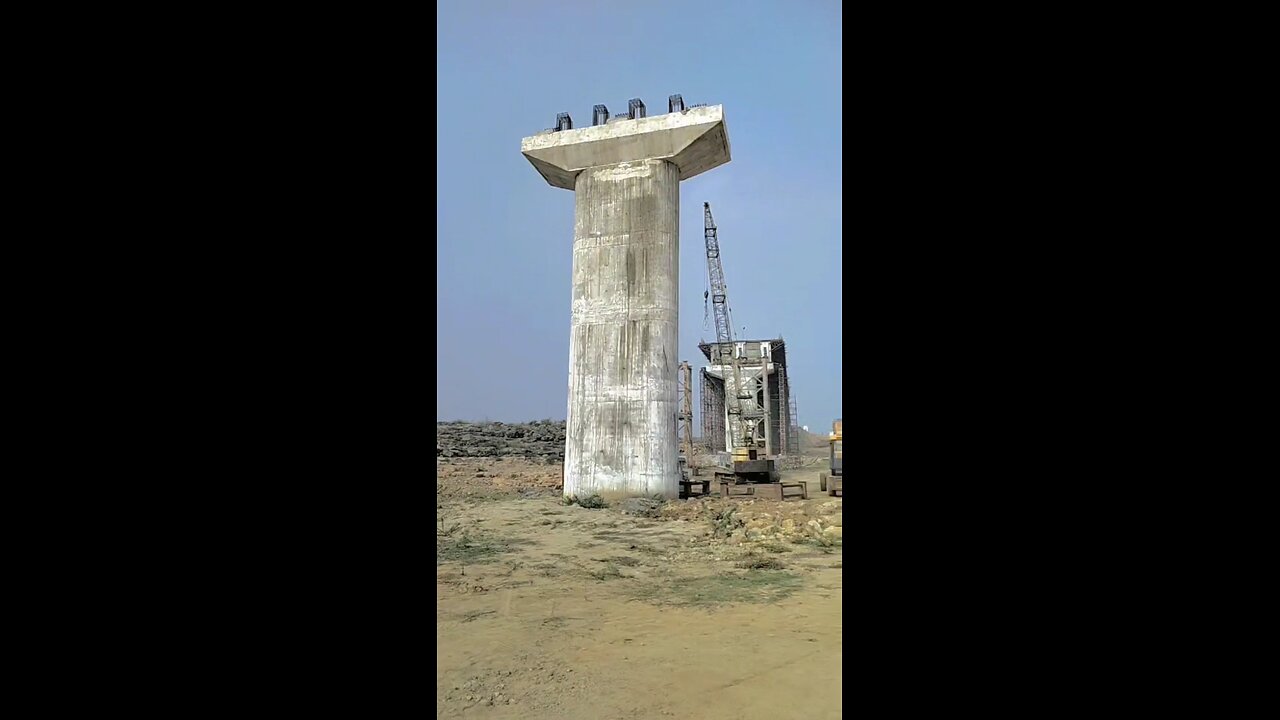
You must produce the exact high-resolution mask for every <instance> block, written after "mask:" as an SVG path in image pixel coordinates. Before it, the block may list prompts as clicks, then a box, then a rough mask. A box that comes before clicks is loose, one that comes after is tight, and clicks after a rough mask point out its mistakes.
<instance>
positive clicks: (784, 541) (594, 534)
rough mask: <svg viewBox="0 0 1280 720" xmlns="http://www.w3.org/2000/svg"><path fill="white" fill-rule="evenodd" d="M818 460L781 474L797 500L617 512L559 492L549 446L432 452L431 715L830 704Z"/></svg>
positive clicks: (829, 593)
mask: <svg viewBox="0 0 1280 720" xmlns="http://www.w3.org/2000/svg"><path fill="white" fill-rule="evenodd" d="M812 452H813V454H815V455H817V454H819V453H821V450H815V451H812ZM815 462H816V461H815ZM819 470H821V466H820V465H819V464H815V465H813V466H811V467H807V468H802V469H799V470H793V471H788V472H787V473H786V476H787V479H793V478H794V479H804V480H806V481H808V482H809V483H810V499H808V500H803V501H796V500H788V501H786V502H785V503H778V502H772V501H761V500H722V499H719V498H716V499H702V500H690V501H676V502H669V503H666V504H661V505H659V504H657V503H652V504H650V505H649V506H647V507H640V508H630V509H633V510H635V511H636V512H640V513H642V514H624V513H623V512H622V511H621V510H622V509H621V508H619V507H610V508H604V509H587V508H583V507H579V506H576V505H572V506H566V505H564V504H563V501H562V500H561V498H560V491H559V490H558V489H557V488H558V486H559V483H560V472H561V470H560V465H559V463H555V464H547V461H546V460H544V459H534V460H525V459H518V458H503V459H497V458H438V459H437V481H436V485H437V511H436V513H437V523H436V524H437V538H436V540H437V546H436V663H437V665H436V667H437V674H436V716H437V717H439V718H455V717H456V718H565V719H567V720H587V719H591V720H597V719H599V720H609V719H612V718H618V719H623V718H626V719H628V720H630V719H637V718H697V719H699V720H719V719H724V720H729V719H733V720H752V719H754V718H761V719H763V718H769V719H770V720H779V719H786V718H808V719H812V720H819V719H823V718H839V717H840V716H841V708H842V701H841V685H840V666H841V655H842V647H843V636H842V618H841V611H840V603H841V596H842V593H843V581H842V558H843V555H842V547H843V539H842V533H843V522H842V511H843V502H844V501H843V498H830V497H828V496H827V495H826V494H825V493H821V492H819V490H818V472H819Z"/></svg>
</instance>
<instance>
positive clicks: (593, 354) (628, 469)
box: [565, 160, 680, 498]
mask: <svg viewBox="0 0 1280 720" xmlns="http://www.w3.org/2000/svg"><path fill="white" fill-rule="evenodd" d="M576 194H577V197H576V199H575V202H574V206H575V213H574V214H575V222H574V238H573V306H572V307H573V312H572V316H571V320H570V324H569V403H568V427H567V428H566V431H565V436H566V446H565V491H566V492H567V493H569V494H576V495H578V496H580V497H583V496H587V495H591V494H593V493H599V494H600V495H601V496H603V497H606V498H609V497H611V496H613V497H626V496H641V495H653V494H662V495H667V494H671V493H675V492H678V491H679V487H680V486H679V479H680V466H679V461H678V457H679V451H678V448H677V446H676V437H675V432H674V430H675V427H676V415H677V413H678V412H679V408H678V406H677V404H676V401H677V398H676V366H677V364H678V363H677V358H678V357H679V348H678V342H677V341H678V338H679V335H678V332H679V327H680V323H679V308H680V298H679V287H680V267H679V259H680V171H679V168H677V167H676V166H675V165H673V164H671V163H669V162H667V161H666V160H640V161H636V162H626V163H619V164H617V165H606V166H603V167H593V168H588V169H586V170H584V171H583V172H582V173H581V174H579V175H578V181H577V189H576Z"/></svg>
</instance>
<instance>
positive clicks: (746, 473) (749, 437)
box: [702, 202, 806, 500]
mask: <svg viewBox="0 0 1280 720" xmlns="http://www.w3.org/2000/svg"><path fill="white" fill-rule="evenodd" d="M702 208H703V237H704V239H705V241H706V248H707V278H708V281H709V285H710V288H709V290H708V291H707V292H706V293H704V296H705V295H709V296H710V298H711V306H712V308H713V309H714V314H715V325H716V344H715V349H714V350H713V351H712V353H711V361H712V363H713V364H718V365H720V367H722V368H725V367H727V368H728V369H729V371H728V372H725V373H724V375H725V378H724V381H725V393H724V395H725V410H726V414H727V415H728V421H729V423H728V425H729V428H728V429H729V432H728V436H729V441H730V442H729V448H728V450H729V457H728V459H727V462H726V463H723V464H722V466H721V467H718V468H717V469H716V471H715V478H716V480H717V482H718V483H719V484H720V487H721V494H723V495H726V496H736V495H749V496H761V497H763V496H773V497H776V499H779V500H781V499H782V498H783V497H784V495H785V493H786V490H787V489H790V488H792V487H796V486H798V487H799V491H800V493H799V494H800V495H802V496H804V495H805V494H806V491H805V489H804V484H803V483H785V484H784V483H780V482H779V474H778V466H777V460H776V459H775V458H770V457H767V455H766V453H765V447H766V442H765V440H764V432H765V426H764V417H765V414H764V409H763V408H762V407H760V405H759V404H758V403H757V402H756V393H755V391H754V388H753V387H748V384H747V383H745V382H744V380H743V377H742V375H743V373H742V369H741V367H740V359H739V358H740V355H739V351H740V349H739V348H738V347H737V343H735V342H734V340H733V323H732V321H731V319H730V313H729V289H728V286H727V285H726V284H725V281H724V267H723V266H722V265H721V262H720V238H719V231H718V229H717V228H716V223H715V219H714V218H712V216H711V203H709V202H704V203H703V204H702ZM765 382H768V375H767V374H766V375H765ZM740 485H747V486H748V487H742V488H735V487H734V486H740Z"/></svg>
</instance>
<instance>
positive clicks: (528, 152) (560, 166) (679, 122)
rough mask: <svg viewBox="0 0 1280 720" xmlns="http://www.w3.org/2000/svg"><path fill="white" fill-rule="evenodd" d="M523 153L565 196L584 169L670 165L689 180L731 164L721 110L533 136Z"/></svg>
mask: <svg viewBox="0 0 1280 720" xmlns="http://www.w3.org/2000/svg"><path fill="white" fill-rule="evenodd" d="M520 150H521V152H523V153H524V156H525V157H526V158H528V159H529V162H530V163H532V164H533V166H534V167H535V168H537V169H538V172H540V173H542V177H544V178H546V180H547V182H548V183H550V184H551V185H553V186H555V187H558V188H564V189H565V190H573V189H574V178H575V177H576V176H577V174H578V173H580V172H582V171H583V170H585V169H586V168H589V167H596V166H600V165H613V164H615V163H620V162H631V161H635V160H659V159H661V160H669V161H671V163H673V164H674V165H675V166H676V167H678V168H680V179H681V180H688V179H689V178H691V177H693V176H695V175H698V174H701V173H704V172H706V171H708V170H710V169H712V168H715V167H718V166H720V165H723V164H725V163H727V162H729V130H728V128H727V126H726V125H725V121H724V108H723V106H720V105H714V106H711V107H698V108H690V109H688V110H685V111H684V112H675V113H667V114H666V115H656V116H654V117H647V118H640V119H638V120H618V121H614V122H610V123H609V124H607V125H597V126H595V127H584V128H578V129H577V130H566V131H564V132H553V133H543V134H540V135H534V136H532V137H527V138H525V139H524V140H523V141H522V142H521V143H520Z"/></svg>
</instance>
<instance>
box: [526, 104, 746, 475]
mask: <svg viewBox="0 0 1280 720" xmlns="http://www.w3.org/2000/svg"><path fill="white" fill-rule="evenodd" d="M521 151H522V152H523V154H524V156H525V157H526V158H528V159H529V162H530V163H532V164H533V166H534V167H535V168H536V169H537V170H538V172H539V173H541V174H542V176H543V177H544V178H545V179H546V180H547V182H548V183H549V184H551V185H552V186H554V187H560V188H565V189H572V190H573V191H574V193H575V198H574V239H573V292H572V312H571V317H570V323H569V334H570V341H569V395H568V404H567V416H568V427H567V428H566V433H565V435H566V438H565V464H564V493H565V495H577V496H579V497H585V496H588V495H592V494H597V493H598V494H599V495H601V496H602V497H604V498H606V499H617V498H621V497H634V496H642V495H655V494H660V495H665V496H667V497H676V496H677V495H678V493H679V489H680V484H679V481H680V466H679V460H678V449H677V445H676V415H677V413H678V408H677V399H676V367H677V362H678V361H677V359H676V358H677V357H678V354H677V352H678V329H679V321H678V320H679V318H678V312H679V296H678V289H679V286H680V283H679V279H680V269H679V256H680V181H681V180H685V179H687V178H690V177H693V176H694V175H697V174H699V173H701V172H705V171H706V170H710V169H711V168H713V167H717V166H719V165H722V164H724V163H726V162H728V161H729V136H728V131H727V130H726V129H725V125H724V113H723V110H722V109H721V108H720V106H715V107H701V108H692V109H689V110H684V111H679V112H673V113H669V114H667V115H659V116H656V117H650V118H637V119H635V120H611V121H610V122H608V123H607V124H604V125H598V126H594V127H586V128H581V129H579V130H564V131H558V132H552V131H548V132H544V133H540V134H538V135H535V136H532V137H528V138H525V139H524V140H523V141H522V143H521Z"/></svg>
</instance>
